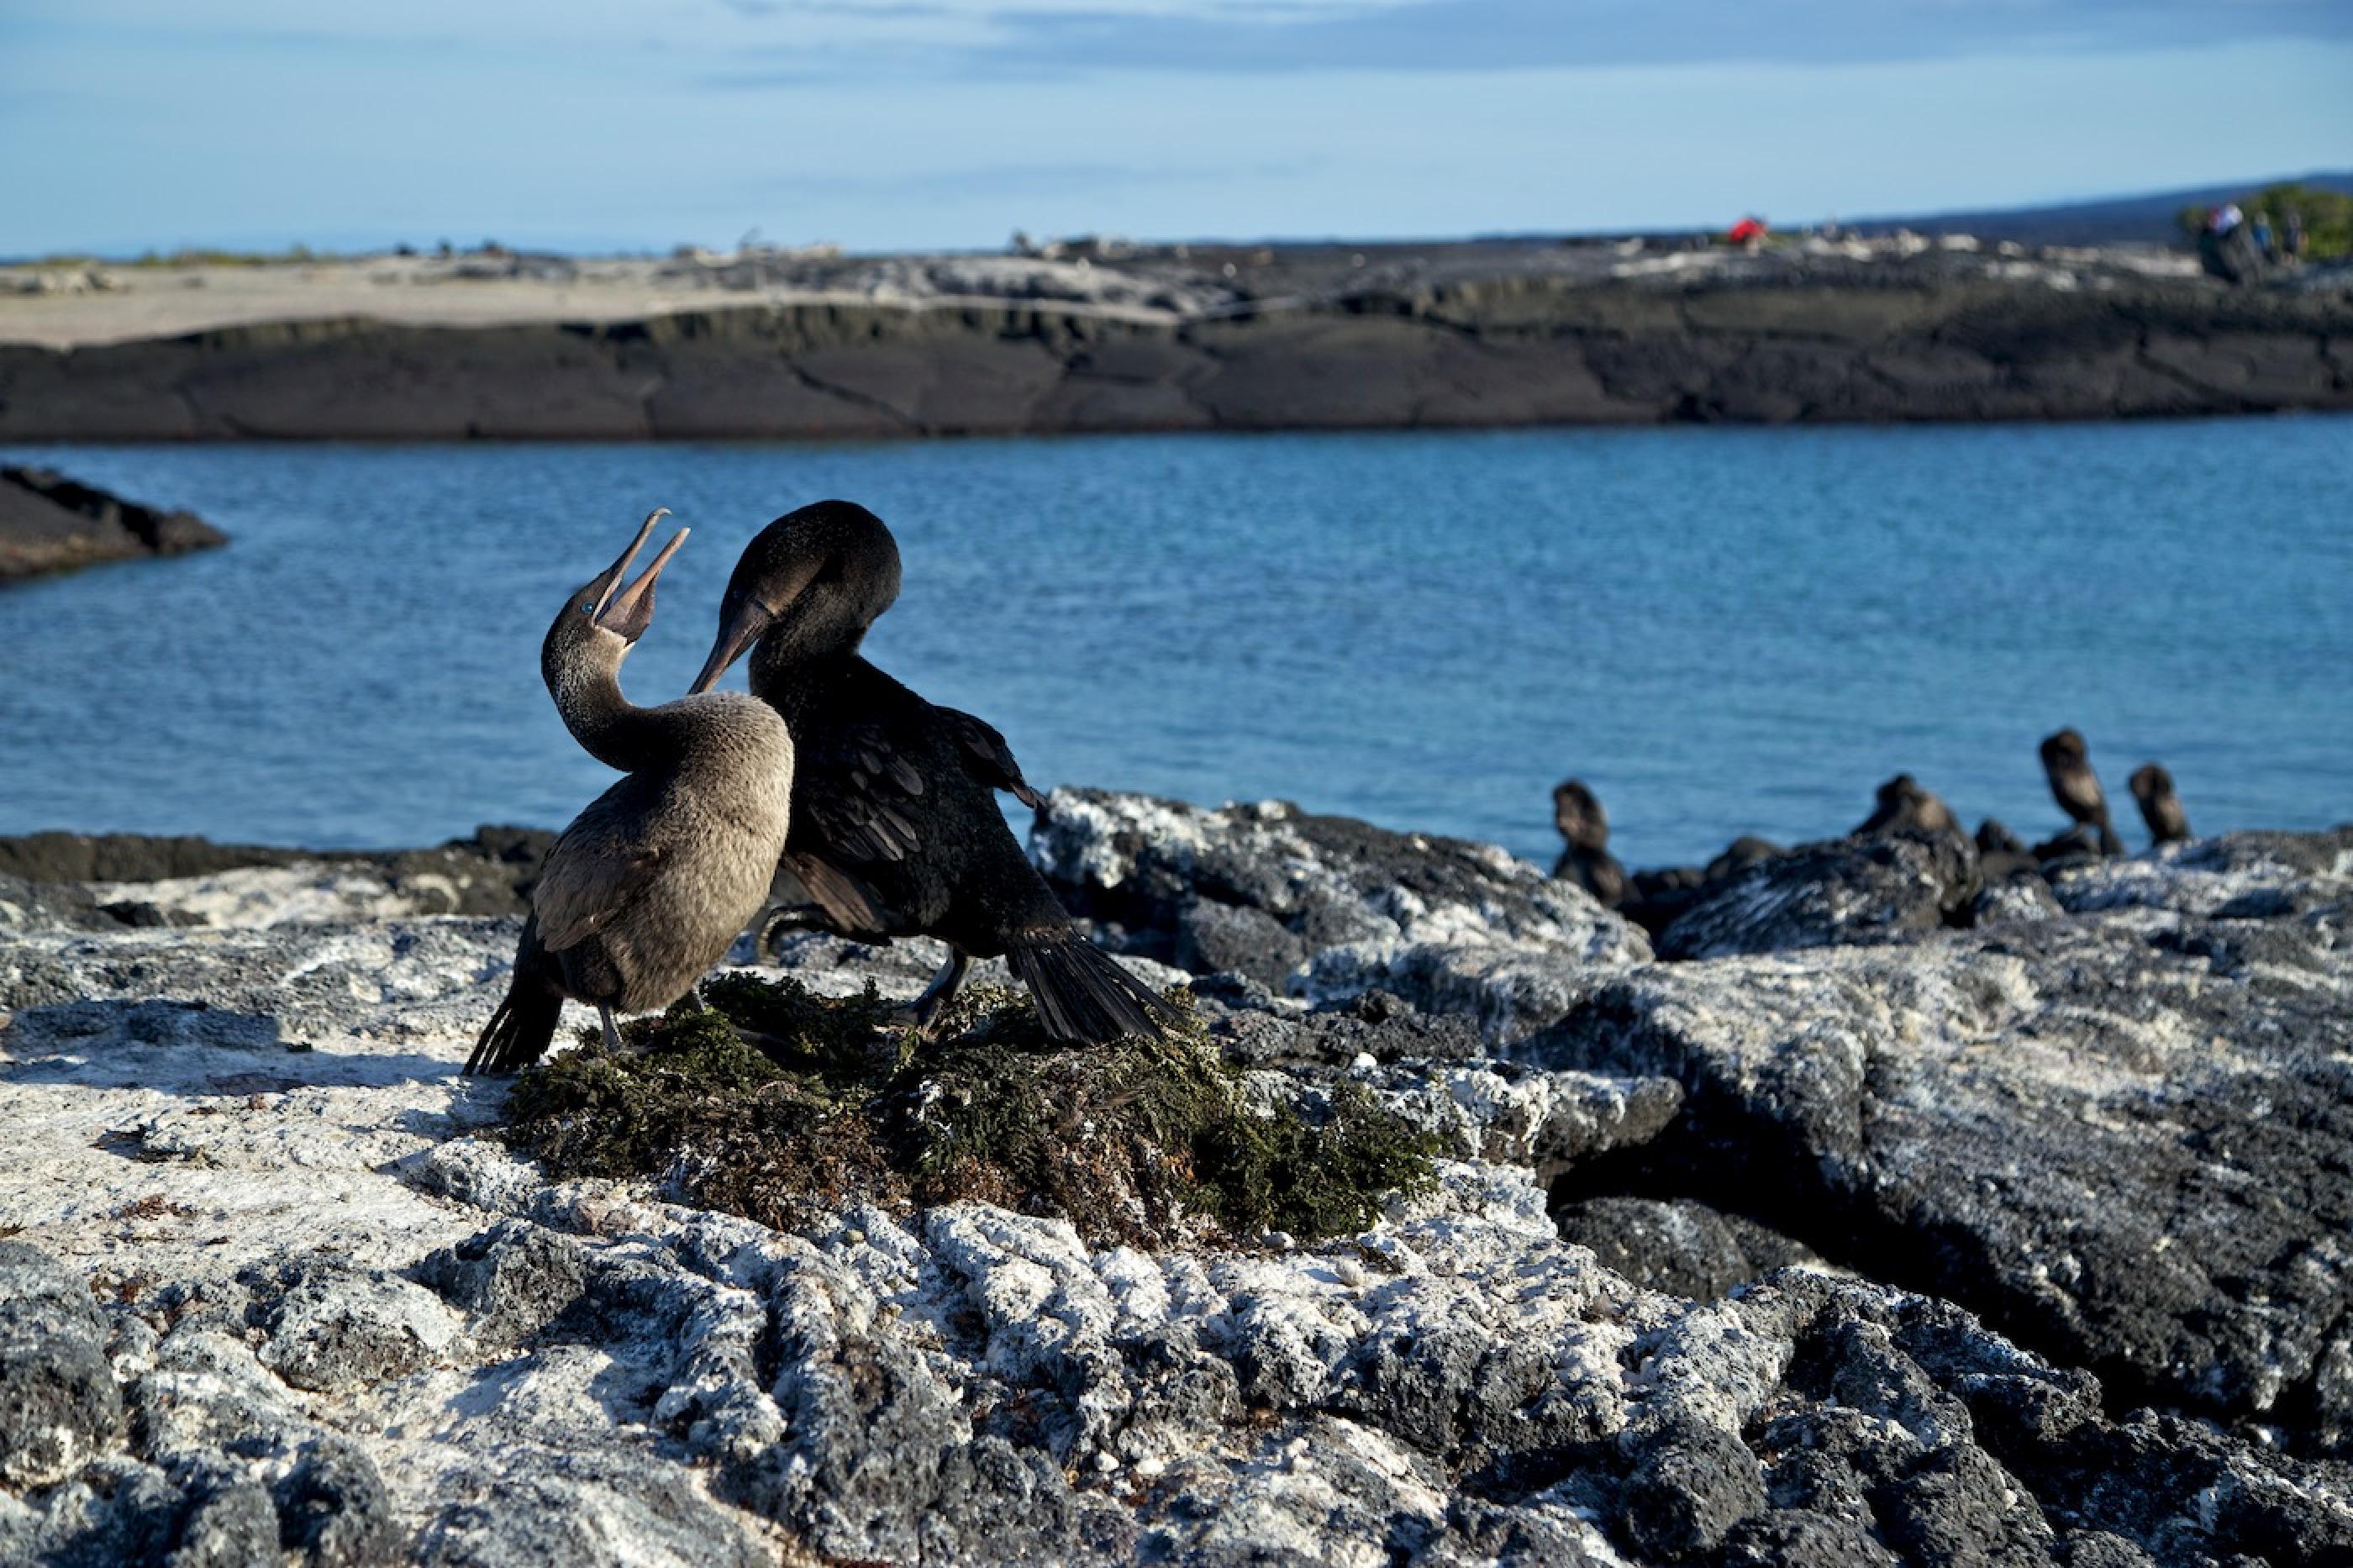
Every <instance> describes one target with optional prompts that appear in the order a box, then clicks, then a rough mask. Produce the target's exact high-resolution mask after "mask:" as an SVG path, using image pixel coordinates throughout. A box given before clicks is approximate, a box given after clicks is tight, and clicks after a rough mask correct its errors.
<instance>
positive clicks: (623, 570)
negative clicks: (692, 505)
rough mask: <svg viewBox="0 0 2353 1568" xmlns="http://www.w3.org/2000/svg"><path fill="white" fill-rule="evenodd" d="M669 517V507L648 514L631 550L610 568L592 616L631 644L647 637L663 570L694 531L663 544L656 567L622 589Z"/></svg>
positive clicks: (633, 540) (650, 567)
mask: <svg viewBox="0 0 2353 1568" xmlns="http://www.w3.org/2000/svg"><path fill="white" fill-rule="evenodd" d="M669 515H670V508H668V507H666V506H660V507H656V508H655V509H654V510H652V511H651V512H649V513H648V514H647V516H646V521H645V522H644V523H643V524H642V525H641V526H640V527H639V528H638V536H637V537H636V538H635V539H632V540H631V541H629V547H628V549H627V550H625V551H623V552H621V558H620V559H619V560H618V561H616V562H614V563H613V564H612V566H611V567H610V568H609V569H608V571H607V578H606V583H605V589H604V592H603V593H602V594H601V595H598V597H597V600H596V611H595V613H594V615H593V616H591V617H590V618H591V620H592V622H593V623H594V624H595V625H596V626H600V627H602V628H604V629H605V630H606V631H609V632H614V633H617V634H618V635H619V636H621V637H626V638H628V640H629V641H631V642H635V641H637V640H638V638H639V637H643V636H644V635H645V631H646V627H647V626H650V625H651V624H652V623H653V618H654V616H653V608H654V581H655V579H657V578H659V576H660V575H661V572H662V568H663V567H665V566H667V565H669V564H670V557H671V556H673V555H675V554H677V553H678V547H679V546H680V545H681V544H684V543H685V542H686V536H687V535H688V534H689V533H690V532H691V531H692V530H691V529H684V528H681V529H680V530H679V531H677V532H676V533H674V534H672V535H671V536H670V542H669V543H667V544H665V545H663V546H662V547H661V552H660V553H659V554H658V555H656V556H655V557H654V563H653V564H652V565H650V566H649V567H647V568H646V569H645V571H644V572H643V573H641V574H639V575H638V580H637V581H636V582H634V583H631V584H629V585H628V587H626V588H625V587H622V586H621V579H622V577H623V576H625V575H626V574H628V570H629V563H630V562H631V561H633V560H635V559H636V558H637V554H638V551H639V550H641V549H643V548H645V542H646V540H647V539H648V538H649V536H650V535H651V534H652V533H653V531H654V524H655V523H657V522H659V521H661V520H662V519H663V518H666V517H668V516H669Z"/></svg>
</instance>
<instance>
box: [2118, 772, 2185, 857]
mask: <svg viewBox="0 0 2353 1568" xmlns="http://www.w3.org/2000/svg"><path fill="white" fill-rule="evenodd" d="M2131 785H2132V793H2133V799H2134V800H2135V801H2136V802H2137V803H2138V804H2139V805H2140V819H2141V820H2142V821H2143V822H2146V823H2147V824H2148V841H2149V843H2150V844H2151V845H2158V844H2180V843H2186V842H2187V841H2188V840H2189V814H2188V813H2187V812H2185V811H2183V810H2182V809H2181V797H2180V796H2179V795H2176V794H2174V793H2173V775H2172V774H2171V773H2167V772H2166V771H2165V769H2163V768H2162V767H2160V766H2158V764H2157V763H2141V765H2140V766H2138V767H2137V768H2135V769H2134V770H2133V775H2132V779H2131Z"/></svg>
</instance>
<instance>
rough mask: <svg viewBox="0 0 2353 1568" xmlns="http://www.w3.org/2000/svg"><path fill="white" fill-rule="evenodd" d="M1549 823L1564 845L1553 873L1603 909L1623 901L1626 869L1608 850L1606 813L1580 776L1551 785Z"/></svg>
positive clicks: (1554, 863)
mask: <svg viewBox="0 0 2353 1568" xmlns="http://www.w3.org/2000/svg"><path fill="white" fill-rule="evenodd" d="M1552 825H1553V826H1555V827H1556V828H1558V829H1559V830H1560V837H1561V842H1562V843H1563V844H1564V845H1565V846H1566V847H1565V848H1563V849H1562V850H1561V852H1560V858H1559V859H1557V860H1556V861H1554V862H1553V868H1552V874H1553V876H1554V877H1556V879H1559V880H1561V881H1564V882H1574V883H1576V884H1577V886H1578V887H1580V888H1583V889H1585V890H1586V891H1587V892H1588V893H1591V894H1592V895H1593V896H1594V898H1595V899H1596V900H1598V901H1599V903H1600V904H1601V905H1602V907H1603V908H1605V909H1615V908H1616V907H1617V906H1618V905H1619V904H1620V903H1621V902H1623V901H1624V900H1625V897H1626V868H1625V867H1623V866H1620V864H1619V863H1618V858H1617V857H1616V856H1614V855H1612V854H1610V853H1609V813H1608V812H1607V811H1604V810H1603V809H1602V807H1601V801H1600V798H1599V796H1597V795H1595V794H1594V793H1593V792H1592V791H1591V790H1590V789H1588V788H1587V787H1586V784H1585V781H1584V780H1583V779H1564V780H1562V781H1561V782H1560V783H1559V784H1555V785H1554V786H1553V791H1552Z"/></svg>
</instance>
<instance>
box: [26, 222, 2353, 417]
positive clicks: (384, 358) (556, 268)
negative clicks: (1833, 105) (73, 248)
mask: <svg viewBox="0 0 2353 1568" xmlns="http://www.w3.org/2000/svg"><path fill="white" fill-rule="evenodd" d="M376 265H377V264H375V263H368V264H357V263H355V264H352V265H351V266H350V267H348V268H343V270H342V271H335V270H334V269H332V268H301V269H289V270H290V272H294V273H299V277H296V278H291V279H290V280H289V281H287V282H286V284H285V285H284V286H283V287H282V288H280V289H278V290H277V291H276V292H271V291H269V290H268V289H264V288H263V287H262V286H261V285H260V284H256V283H253V282H252V281H251V280H250V279H237V278H230V279H224V280H222V281H221V282H220V283H219V285H218V286H219V287H221V288H223V289H227V288H228V287H230V286H231V285H232V284H234V285H235V286H237V287H239V288H245V289H249V290H252V293H251V296H250V298H249V299H248V298H247V296H244V295H240V296H238V298H239V299H240V300H243V301H244V302H242V303H240V304H238V305H237V306H235V307H233V308H226V309H223V310H216V311H213V312H210V313H206V311H205V310H202V309H201V307H202V305H203V300H202V298H201V296H202V294H203V292H204V291H203V290H197V291H195V293H193V294H192V293H191V291H190V290H188V289H181V290H179V293H180V295H182V296H185V298H182V299H178V300H164V303H162V304H155V305H152V306H142V305H141V304H140V303H139V300H141V298H142V296H140V295H139V294H138V293H137V292H136V289H133V288H132V286H131V285H127V284H121V283H117V284H114V285H111V289H113V290H114V291H111V292H107V293H104V294H102V295H93V296H91V297H90V299H89V300H79V301H77V300H63V301H59V300H48V299H45V298H28V299H26V300H21V301H18V302H16V303H14V304H11V303H10V302H8V301H6V300H0V440H17V441H33V440H226V439H237V438H246V437H257V438H285V439H312V438H367V439H415V440H426V439H432V440H459V439H471V438H486V439H531V438H579V439H605V440H640V439H705V438H720V437H828V438H830V437H908V436H944V435H1017V434H1046V433H1063V432H1081V431H1097V432H1108V431H1172V430H1209V429H1219V430H1273V429H1372V428H1416V427H1430V428H1439V427H1462V426H1534V425H1579V424H1659V423H1671V422H1691V421H1698V422H1730V423H1760V424H1785V423H1800V422H1806V423H1810V422H1873V421H1877V422H1894V421H1917V420H1988V419H2092V418H2111V417H2137V416H2181V415H2201V414H2230V413H2256V412H2274V411H2281V410H2290V409H2335V410H2342V409H2347V408H2353V285H2348V281H2347V279H2346V278H2345V277H2344V276H2342V275H2341V269H2339V270H2338V271H2329V270H2327V269H2322V268H2316V269H2314V270H2313V272H2312V274H2311V275H2310V276H2308V277H2299V278H2298V279H2295V286H2293V287H2278V288H2260V289H2257V288H2247V289H2232V288H2227V287H2224V286H2222V285H2221V284H2218V283H2215V282H2213V281H2211V280H2209V279H2201V278H2199V277H2197V276H2195V275H2194V273H2195V264H2194V263H2191V262H2188V261H2187V260H2186V258H2176V257H2171V256H2168V255H2167V254H2165V253H2162V252H2155V251H2150V252H2146V253H2144V252H2139V251H2135V250H2130V249H2124V250H2116V251H2096V250H2065V249H2057V248H2052V249H2037V250H2029V249H2026V248H2024V247H2019V246H2015V245H2005V246H2001V247H1978V245H1977V244H1976V242H1974V241H1970V240H1968V239H1967V238H1966V237H1947V238H1945V239H1943V240H1940V241H1937V242H1933V243H1932V242H1928V241H1924V240H1920V239H1918V238H1916V237H1903V238H1900V239H1883V240H1872V241H1864V240H1847V241H1840V242H1827V241H1809V242H1808V243H1807V244H1806V245H1804V246H1799V247H1787V248H1777V249H1769V250H1766V251H1763V252H1759V253H1753V254H1752V253H1749V252H1745V251H1740V250H1736V249H1727V248H1725V247H1704V246H1698V247H1694V246H1692V245H1690V244H1687V243H1675V244H1661V243H1650V244H1646V243H1645V242H1644V241H1641V240H1639V239H1635V240H1628V241H1624V242H1618V243H1609V244H1602V243H1588V244H1581V245H1561V244H1539V243H1535V242H1528V243H1525V244H1508V243H1504V242H1492V243H1485V244H1473V245H1463V246H1458V247H1364V248H1362V249H1356V250H1349V249H1347V248H1345V247H1162V248H1159V249H1137V248H1134V247H1117V248H1113V247H1087V248H1083V249H1082V250H1079V251H1074V252H1071V253H1070V254H1060V253H1058V254H1055V255H1052V256H1045V255H1022V256H1010V257H891V258H839V257H831V256H818V257H811V256H804V255H797V254H785V253H775V252H760V253H749V254H744V255H738V256H733V257H712V258H681V259H679V260H677V261H675V262H672V263H669V264H662V265H659V266H655V265H651V264H627V265H625V264H622V263H617V262H615V263H605V264H591V263H582V262H575V261H572V260H569V259H566V258H524V257H514V256H505V255H501V256H499V257H495V258H483V259H481V260H480V263H479V265H475V266H474V267H473V270H467V269H466V267H467V265H472V263H471V262H470V261H469V262H468V263H466V264H465V265H461V264H460V263H459V262H451V263H447V264H441V263H427V262H404V263H400V264H399V266H400V268H404V269H403V270H385V271H384V272H383V278H382V279H381V280H380V281H372V279H375V272H372V271H370V270H369V269H368V268H371V267H375V266H376ZM599 265H601V266H603V267H604V268H605V269H606V270H607V271H610V272H612V273H613V276H611V277H609V278H608V277H606V276H604V274H603V273H601V272H599V271H598V269H597V268H598V266H599ZM391 266H392V263H391V262H389V261H386V262H385V263H383V268H390V267H391ZM437 266H438V267H440V268H442V270H440V271H438V272H437V271H433V270H431V268H434V267H437ZM242 270H243V271H244V272H245V273H255V272H259V273H264V274H266V273H268V272H269V269H267V268H263V269H254V268H247V269H242ZM379 270H381V268H379ZM313 275H320V276H313ZM195 281H199V282H202V281H205V279H202V278H197V279H195ZM139 287H148V288H150V291H151V293H156V292H158V291H159V290H161V287H162V286H161V285H160V284H156V285H152V286H151V285H148V284H146V283H143V282H142V284H140V285H139ZM501 291H503V292H501ZM191 299H193V300H195V304H190V303H189V300H191ZM306 301H308V303H306ZM501 301H503V302H501ZM167 307H168V308H167ZM57 310H75V311H77V312H79V313H78V314H75V315H72V316H71V317H62V316H55V315H54V312H55V311H57ZM142 310H143V311H145V313H143V314H142V313H141V312H142ZM45 311H46V312H50V314H43V313H42V312H45ZM191 311H193V312H195V313H194V314H191V313H190V312H191ZM273 312H274V313H273ZM181 319H185V320H188V321H204V322H206V323H207V324H206V325H204V326H202V327H201V328H197V329H194V330H177V331H174V330H171V328H170V326H169V323H170V322H172V321H175V320H181ZM110 323H111V325H110Z"/></svg>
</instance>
